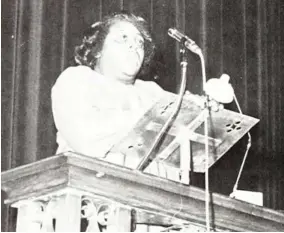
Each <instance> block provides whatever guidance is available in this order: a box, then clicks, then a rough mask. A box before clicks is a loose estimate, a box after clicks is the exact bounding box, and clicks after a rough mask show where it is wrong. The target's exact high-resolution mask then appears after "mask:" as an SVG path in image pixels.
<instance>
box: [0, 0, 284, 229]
mask: <svg viewBox="0 0 284 233" xmlns="http://www.w3.org/2000/svg"><path fill="white" fill-rule="evenodd" d="M1 4H2V12H1V14H2V22H1V26H2V28H1V32H2V37H1V39H2V42H1V43H2V44H1V47H2V61H1V65H2V70H1V72H2V73H1V74H2V79H1V84H2V85H1V97H2V99H1V105H2V110H1V138H2V147H1V152H2V156H1V157H2V158H1V168H2V171H4V170H7V169H11V168H14V167H16V166H20V165H23V164H27V163H31V162H34V161H37V160H40V159H42V158H45V157H49V156H52V155H54V153H55V148H56V144H55V128H54V123H53V118H52V112H51V106H50V104H51V101H50V90H51V87H52V85H53V84H54V82H55V80H56V78H57V77H58V75H59V74H60V72H61V71H62V70H63V69H65V68H66V67H67V66H69V65H70V64H72V63H73V59H72V55H73V48H74V46H75V45H78V44H79V43H80V40H81V36H82V33H83V31H84V30H85V29H86V28H87V27H88V26H89V25H90V24H92V23H93V22H95V21H97V20H100V19H101V17H103V16H104V15H107V14H109V13H112V12H118V11H121V10H128V11H131V12H133V13H135V14H137V15H140V16H142V17H144V18H145V19H146V20H147V21H148V22H149V23H150V26H151V30H152V31H153V34H154V38H155V40H156V43H157V46H158V52H157V55H156V57H155V63H154V65H153V67H152V69H151V72H150V74H148V75H147V77H142V78H145V79H150V80H153V79H154V77H155V76H156V75H157V76H158V79H157V80H156V81H157V82H158V83H159V84H160V85H161V86H162V87H163V88H164V89H166V90H169V91H172V92H177V90H178V87H179V82H180V80H179V63H178V60H179V56H178V46H177V44H176V42H175V41H174V40H173V39H171V38H170V37H169V36H167V30H168V28H170V27H177V28H178V29H180V30H181V31H184V32H185V34H187V35H188V36H189V37H190V38H192V39H193V40H195V41H196V43H197V44H198V45H200V47H201V48H202V50H203V52H204V55H205V60H206V69H207V77H208V78H213V77H219V76H220V75H221V74H222V73H228V74H229V75H230V76H231V83H232V85H233V87H234V89H235V93H236V96H237V97H238V100H239V102H240V105H241V108H242V110H243V112H244V113H245V114H246V115H250V116H253V117H256V118H259V119H260V123H259V124H258V125H257V126H256V127H254V128H253V130H252V131H251V134H252V143H253V144H252V148H251V150H250V152H249V156H248V160H247V163H246V165H245V168H244V172H243V174H242V177H241V181H240V186H239V189H246V190H252V191H260V192H263V193H264V205H265V206H266V207H269V208H273V209H278V210H280V209H282V210H283V209H284V201H283V196H284V181H283V175H284V172H283V160H284V159H283V157H284V136H283V135H284V127H283V120H284V104H283V100H284V95H283V91H284V73H283V64H284V63H283V59H284V57H283V29H282V28H283V17H284V16H283V15H284V7H283V5H284V4H283V1H282V0H251V1H249V0H248V1H246V0H239V1H232V0H215V1H212V0H136V1H135V0H44V1H43V0H2V2H1ZM281 26H282V27H281ZM188 89H189V90H190V91H192V92H194V93H198V94H201V68H200V60H199V58H198V57H197V56H196V55H195V54H189V66H188ZM226 107H227V108H229V109H231V110H236V111H237V108H236V106H235V105H234V104H230V105H228V106H226ZM246 140H247V138H246V137H244V138H243V139H242V140H241V141H240V142H238V143H237V144H236V145H235V146H234V147H233V148H232V149H231V150H230V151H229V152H228V153H227V154H226V155H225V156H223V158H222V159H221V160H220V161H218V163H216V164H215V165H214V166H213V167H212V168H211V169H210V186H211V191H214V192H218V193H222V194H225V195H228V194H230V193H231V192H232V188H233V185H234V182H235V180H236V177H237V173H238V169H239V167H240V164H241V161H242V158H243V155H244V152H245V147H246ZM193 184H194V185H196V186H199V187H203V185H204V176H203V175H202V174H194V175H193ZM2 196H3V197H4V196H5V194H4V193H2ZM3 197H2V201H3ZM15 215H16V212H15V210H12V209H9V208H8V207H6V206H2V231H8V230H13V229H14V225H15Z"/></svg>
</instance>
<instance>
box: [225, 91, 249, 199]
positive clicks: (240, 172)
mask: <svg viewBox="0 0 284 233" xmlns="http://www.w3.org/2000/svg"><path fill="white" fill-rule="evenodd" d="M234 100H235V103H236V105H237V108H238V111H239V113H240V114H241V115H243V112H242V110H241V107H240V104H239V102H238V99H237V97H236V95H235V92H234ZM247 135H248V142H247V148H246V151H245V155H244V158H243V161H242V164H241V167H240V170H239V173H238V177H237V180H236V182H235V185H234V187H233V192H232V193H231V194H230V197H231V198H235V192H236V191H237V188H238V185H239V180H240V177H241V174H242V171H243V168H244V165H245V161H246V159H247V156H248V152H249V149H250V148H251V134H250V132H248V133H247Z"/></svg>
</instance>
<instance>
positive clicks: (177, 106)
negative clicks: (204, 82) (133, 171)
mask: <svg viewBox="0 0 284 233" xmlns="http://www.w3.org/2000/svg"><path fill="white" fill-rule="evenodd" d="M180 46H181V49H180V66H181V85H180V90H179V94H178V98H177V100H176V101H175V107H174V110H173V112H172V114H171V115H170V116H169V118H168V120H167V121H166V122H165V124H164V125H163V127H162V129H161V130H160V131H159V133H158V135H157V137H156V138H155V140H154V142H153V144H152V146H151V148H150V150H149V153H148V154H147V155H146V156H145V157H144V158H143V159H142V161H141V162H140V163H139V165H138V167H137V170H139V171H144V169H145V168H146V167H147V166H148V165H149V164H150V163H151V162H152V161H153V160H154V159H155V158H156V157H157V154H156V148H157V146H158V144H159V142H160V140H161V138H162V137H163V135H164V133H165V132H166V131H167V129H168V128H169V126H170V125H171V124H172V122H173V121H174V119H175V118H176V116H177V114H178V112H179V109H180V106H181V103H182V99H183V95H184V92H185V88H186V69H187V64H188V61H187V49H186V47H185V38H183V39H182V40H181V41H180Z"/></svg>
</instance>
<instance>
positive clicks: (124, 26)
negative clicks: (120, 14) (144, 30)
mask: <svg viewBox="0 0 284 233" xmlns="http://www.w3.org/2000/svg"><path fill="white" fill-rule="evenodd" d="M143 60H144V39H143V37H142V35H141V34H140V32H139V31H138V29H137V28H136V27H135V26H134V25H133V24H131V23H130V22H127V21H117V22H115V23H114V24H113V25H112V26H111V27H110V29H109V33H108V35H107V36H106V39H105V41H104V45H103V48H102V51H101V52H100V57H99V58H98V60H97V64H96V67H95V70H96V71H98V72H99V73H101V74H103V75H105V76H107V77H111V78H115V79H117V80H118V81H121V82H123V83H126V84H128V83H133V82H134V80H135V76H136V75H137V73H138V72H139V70H140V68H141V65H142V63H143Z"/></svg>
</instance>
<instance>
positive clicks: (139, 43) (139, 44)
mask: <svg viewBox="0 0 284 233" xmlns="http://www.w3.org/2000/svg"><path fill="white" fill-rule="evenodd" d="M113 38H114V40H115V41H116V42H117V43H119V44H125V45H130V44H133V43H134V44H135V47H136V48H139V49H144V39H143V37H142V36H140V35H138V34H135V35H133V36H132V35H128V34H127V33H125V32H121V33H118V34H116V35H114V36H113Z"/></svg>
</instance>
